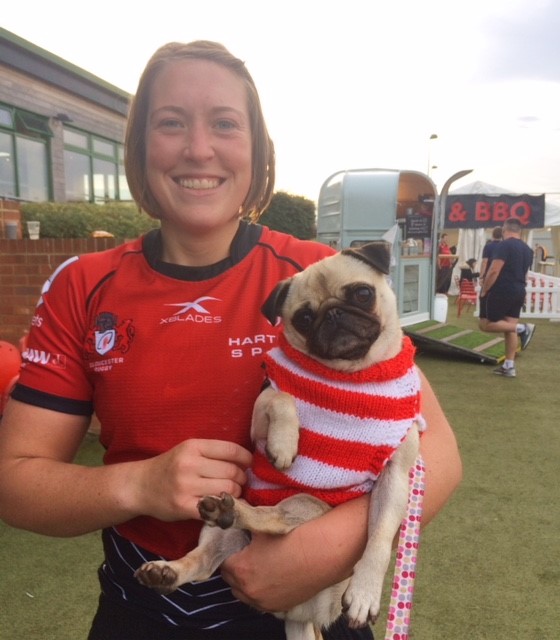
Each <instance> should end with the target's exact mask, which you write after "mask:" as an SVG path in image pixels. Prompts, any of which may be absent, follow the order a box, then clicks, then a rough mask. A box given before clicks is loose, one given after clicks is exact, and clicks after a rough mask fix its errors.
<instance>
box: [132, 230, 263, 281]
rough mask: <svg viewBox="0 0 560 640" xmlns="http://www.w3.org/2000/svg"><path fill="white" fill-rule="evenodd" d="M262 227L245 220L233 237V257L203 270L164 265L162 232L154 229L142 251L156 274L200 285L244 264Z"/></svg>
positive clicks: (258, 238)
mask: <svg viewBox="0 0 560 640" xmlns="http://www.w3.org/2000/svg"><path fill="white" fill-rule="evenodd" d="M262 231H263V228H262V226H261V225H260V224H253V223H249V222H246V221H245V220H242V221H241V222H240V223H239V229H238V230H237V233H236V234H235V237H234V238H233V241H232V243H231V248H230V254H229V256H228V257H227V258H224V260H220V262H216V263H215V264H210V265H207V266H204V267H186V266H184V265H179V264H172V263H170V262H164V261H163V260H162V259H161V255H162V253H163V245H162V239H161V231H160V230H159V229H154V230H152V231H149V232H148V233H147V234H146V235H145V236H144V238H143V244H142V250H143V253H144V256H145V258H146V260H147V261H148V264H149V265H150V267H152V269H154V271H157V272H158V273H162V274H163V275H166V276H169V277H170V278H175V279H176V280H190V281H192V282H200V281H202V280H209V279H210V278H215V277H216V276H218V275H220V274H221V273H224V272H225V271H227V270H228V269H231V268H232V267H233V266H235V265H236V264H238V263H239V262H241V260H243V258H245V256H247V255H248V254H249V253H250V251H251V250H252V249H253V247H255V246H256V244H257V243H258V241H259V240H260V237H261V235H262Z"/></svg>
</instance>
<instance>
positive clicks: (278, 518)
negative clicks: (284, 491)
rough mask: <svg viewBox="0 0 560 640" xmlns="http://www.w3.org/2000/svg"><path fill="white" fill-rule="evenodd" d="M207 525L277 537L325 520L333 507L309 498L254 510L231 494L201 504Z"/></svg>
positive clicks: (200, 509) (301, 494)
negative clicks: (315, 519) (308, 523)
mask: <svg viewBox="0 0 560 640" xmlns="http://www.w3.org/2000/svg"><path fill="white" fill-rule="evenodd" d="M198 510H199V512H200V515H201V516H202V519H203V520H204V522H206V523H207V524H209V525H211V526H218V527H221V528H222V529H229V527H233V528H235V529H247V530H248V531H255V532H259V533H269V534H274V535H280V534H282V535H283V534H286V533H289V532H290V531H292V530H293V529H295V528H296V527H298V526H299V525H300V524H303V523H304V522H308V521H309V520H313V519H314V518H318V517H319V516H322V515H323V514H324V513H326V512H327V511H329V510H330V507H329V506H328V505H327V504H326V503H324V502H322V501H321V500H318V499H317V498H314V497H313V496H310V495H307V494H303V493H300V494H297V495H295V496H292V497H291V498H286V499H285V500H282V501H281V502H279V503H278V504H277V505H276V506H273V507H252V506H251V505H250V504H248V503H247V502H245V501H244V500H237V499H236V498H234V497H233V496H231V495H229V494H228V493H222V495H221V496H219V497H218V496H206V497H204V498H202V500H201V501H200V502H199V503H198Z"/></svg>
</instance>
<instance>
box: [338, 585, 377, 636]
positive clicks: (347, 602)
mask: <svg viewBox="0 0 560 640" xmlns="http://www.w3.org/2000/svg"><path fill="white" fill-rule="evenodd" d="M380 606H381V605H380V602H379V600H378V599H375V598H374V599H372V598H371V595H370V594H367V593H364V592H363V591H361V590H359V589H353V588H352V585H351V584H350V585H349V587H348V589H346V591H345V592H344V595H343V596H342V611H343V612H344V615H345V616H346V619H347V620H348V626H349V627H350V629H359V628H360V627H365V626H366V624H367V623H368V622H371V624H375V622H376V620H377V618H378V617H379V609H380Z"/></svg>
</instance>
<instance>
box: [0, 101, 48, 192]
mask: <svg viewBox="0 0 560 640" xmlns="http://www.w3.org/2000/svg"><path fill="white" fill-rule="evenodd" d="M52 136H53V132H52V131H51V128H50V126H49V119H48V118H47V117H46V116H42V115H39V114H36V113H31V112H30V111H25V110H24V109H19V108H17V107H14V106H11V105H8V104H4V103H0V196H4V197H7V198H13V199H18V200H29V201H32V202H42V201H47V200H50V198H51V194H52V190H51V182H52V180H51V172H50V162H49V158H50V140H51V138H52Z"/></svg>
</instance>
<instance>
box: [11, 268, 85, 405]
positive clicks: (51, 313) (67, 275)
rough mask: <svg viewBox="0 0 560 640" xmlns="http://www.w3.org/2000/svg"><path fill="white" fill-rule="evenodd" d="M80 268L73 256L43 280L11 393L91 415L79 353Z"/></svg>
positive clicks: (81, 316)
mask: <svg viewBox="0 0 560 640" xmlns="http://www.w3.org/2000/svg"><path fill="white" fill-rule="evenodd" d="M81 267H82V265H81V263H80V260H79V258H77V257H75V258H71V259H70V260H67V261H66V262H65V263H63V264H62V265H61V266H60V267H59V268H58V269H57V270H56V271H55V272H54V273H53V275H52V276H51V277H50V278H49V279H48V280H47V282H46V283H45V284H44V285H43V289H42V292H41V297H40V298H39V301H38V303H37V306H36V308H35V313H34V315H33V319H32V322H31V329H30V332H29V336H28V338H27V347H26V349H25V350H24V352H23V354H22V360H23V364H22V370H21V375H20V377H19V380H18V384H17V385H16V388H15V389H14V392H13V393H12V396H13V397H14V398H15V399H16V400H20V401H22V402H26V403H28V404H33V405H35V406H40V407H43V408H47V409H52V410H54V411H61V412H63V413H70V414H77V415H90V414H91V413H92V410H93V404H92V386H91V383H90V380H89V379H88V376H87V371H86V369H85V367H84V358H83V343H84V335H85V326H86V295H85V279H84V278H83V277H81V275H82V272H83V270H82V268H81Z"/></svg>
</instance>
